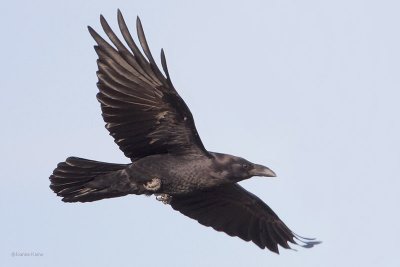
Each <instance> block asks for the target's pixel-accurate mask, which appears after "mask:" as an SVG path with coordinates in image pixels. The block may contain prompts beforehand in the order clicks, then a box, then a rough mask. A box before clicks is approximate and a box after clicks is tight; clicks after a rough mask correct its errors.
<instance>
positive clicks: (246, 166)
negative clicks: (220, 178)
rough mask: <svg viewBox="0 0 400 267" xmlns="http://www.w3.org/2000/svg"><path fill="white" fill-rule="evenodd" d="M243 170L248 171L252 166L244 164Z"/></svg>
mask: <svg viewBox="0 0 400 267" xmlns="http://www.w3.org/2000/svg"><path fill="white" fill-rule="evenodd" d="M242 168H243V169H245V170H248V169H250V164H248V163H243V164H242Z"/></svg>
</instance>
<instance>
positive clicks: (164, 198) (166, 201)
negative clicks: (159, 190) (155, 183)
mask: <svg viewBox="0 0 400 267" xmlns="http://www.w3.org/2000/svg"><path fill="white" fill-rule="evenodd" d="M156 199H157V200H158V201H161V202H162V203H164V204H165V205H167V204H169V203H171V200H172V196H170V195H168V194H156Z"/></svg>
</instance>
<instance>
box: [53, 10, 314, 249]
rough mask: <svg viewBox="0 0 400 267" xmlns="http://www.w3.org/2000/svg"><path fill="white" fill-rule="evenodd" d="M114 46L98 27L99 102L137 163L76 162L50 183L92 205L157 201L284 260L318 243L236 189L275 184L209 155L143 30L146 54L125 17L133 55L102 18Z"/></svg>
mask: <svg viewBox="0 0 400 267" xmlns="http://www.w3.org/2000/svg"><path fill="white" fill-rule="evenodd" d="M100 21H101V25H102V27H103V30H104V32H105V33H106V35H107V36H108V38H109V39H110V40H111V42H112V44H113V45H114V46H112V45H110V44H109V43H107V42H106V41H105V40H104V39H103V38H102V37H101V36H100V35H99V34H97V33H96V32H95V31H94V30H93V29H92V28H91V27H88V28H89V32H90V34H91V35H92V37H93V38H94V40H95V41H96V43H97V45H96V46H95V47H94V48H95V50H96V53H97V55H98V57H99V59H98V60H97V65H98V69H99V70H98V71H97V76H98V79H99V81H98V83H97V87H98V89H99V93H98V94H97V99H98V101H99V102H100V104H101V110H102V115H103V119H104V121H105V122H106V128H107V130H108V131H109V132H110V135H111V136H113V137H114V140H115V142H116V143H117V144H118V146H119V148H120V149H121V150H122V151H123V152H124V154H125V156H127V157H128V158H129V159H130V160H131V162H132V163H130V164H113V163H104V162H99V161H93V160H87V159H82V158H77V157H69V158H67V159H66V161H65V162H61V163H59V164H58V165H57V168H56V169H55V170H54V171H53V174H52V175H51V176H50V181H51V185H50V188H51V189H52V190H53V191H54V192H55V193H57V195H58V196H61V197H62V200H63V201H64V202H88V201H96V200H100V199H104V198H113V197H120V196H124V195H128V194H137V195H141V194H145V195H153V194H154V195H156V198H157V199H158V200H160V201H163V202H164V203H165V204H170V205H171V206H172V208H173V209H175V210H178V211H179V212H181V213H183V214H184V215H186V216H188V217H190V218H192V219H195V220H197V221H198V222H199V223H201V224H203V225H205V226H211V227H213V228H214V229H215V230H217V231H222V232H225V233H227V234H228V235H230V236H238V237H240V238H241V239H243V240H246V241H253V242H254V243H255V244H257V245H258V246H259V247H260V248H262V249H264V248H268V249H270V250H271V251H273V252H276V253H279V251H278V245H280V246H282V247H284V248H290V247H289V244H288V242H291V243H293V244H298V243H297V242H296V241H300V242H301V243H300V244H301V245H302V246H304V247H312V246H313V245H314V244H316V243H318V242H316V241H313V240H312V239H306V238H302V237H300V236H298V235H296V234H294V233H293V232H292V231H291V230H290V229H289V228H288V227H287V226H286V225H285V224H284V223H283V222H282V221H281V219H279V217H278V216H277V215H276V214H275V213H274V212H273V211H272V209H271V208H269V207H268V206H267V205H266V204H265V203H264V202H263V201H262V200H260V199H259V198H258V197H257V196H255V195H253V194H252V193H250V192H248V191H246V190H245V189H244V188H243V187H241V186H240V185H238V184H237V182H239V181H242V180H245V179H248V178H250V177H252V176H267V177H273V176H275V173H274V172H273V171H272V170H270V169H269V168H267V167H265V166H262V165H258V164H254V163H251V162H249V161H247V160H245V159H243V158H240V157H235V156H231V155H226V154H220V153H214V152H209V151H207V150H206V149H205V148H204V146H203V144H202V142H201V140H200V137H199V134H198V133H197V130H196V127H195V124H194V120H193V116H192V113H191V112H190V110H189V108H188V107H187V105H186V104H185V102H184V101H183V100H182V98H181V97H180V96H179V94H178V93H177V91H176V90H175V88H174V86H173V85H172V82H171V79H170V76H169V73H168V68H167V64H166V60H165V55H164V52H163V50H161V64H162V68H163V70H164V74H165V76H164V74H163V73H162V72H161V71H160V69H159V68H158V67H157V64H156V63H155V61H154V58H153V56H152V54H151V53H150V50H149V46H148V44H147V41H146V38H145V35H144V32H143V28H142V24H141V22H140V19H139V18H137V22H136V27H137V34H138V38H139V42H140V45H141V47H142V49H143V52H144V55H143V54H142V52H141V51H140V50H139V48H138V47H137V45H136V44H135V42H134V40H133V38H132V36H131V34H130V33H129V31H128V28H127V26H126V24H125V21H124V18H123V16H122V14H121V12H120V11H119V10H118V24H119V28H120V30H121V33H122V36H123V38H124V40H125V42H126V44H127V45H128V47H129V49H130V50H129V49H128V48H127V47H126V46H125V45H124V44H123V43H122V42H121V41H120V39H119V38H118V37H117V36H116V35H115V33H114V32H113V31H112V29H111V28H110V26H109V25H108V24H107V22H106V20H105V19H104V17H103V16H100Z"/></svg>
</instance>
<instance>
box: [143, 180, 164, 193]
mask: <svg viewBox="0 0 400 267" xmlns="http://www.w3.org/2000/svg"><path fill="white" fill-rule="evenodd" d="M143 187H144V188H145V189H146V190H148V191H153V192H155V191H157V190H159V189H160V188H161V180H160V179H158V178H153V179H151V180H150V181H148V182H146V183H144V184H143Z"/></svg>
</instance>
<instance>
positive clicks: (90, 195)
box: [50, 157, 128, 202]
mask: <svg viewBox="0 0 400 267" xmlns="http://www.w3.org/2000/svg"><path fill="white" fill-rule="evenodd" d="M126 167H127V165H126V164H114V163H105V162H99V161H94V160H88V159H82V158H77V157H69V158H67V159H66V161H65V162H60V163H59V164H58V165H57V168H56V169H55V170H54V171H53V174H52V175H51V176H50V181H51V185H50V188H51V189H52V190H53V191H54V192H55V193H56V194H57V195H58V196H60V197H63V199H62V200H63V201H64V202H78V201H79V202H88V201H95V200H100V199H103V198H111V197H118V196H123V195H127V194H128V192H126V191H118V190H115V188H114V189H113V190H110V187H111V186H112V185H113V184H114V183H121V184H122V183H123V179H124V178H125V179H126V175H125V176H124V174H123V172H122V170H124V169H125V168H126Z"/></svg>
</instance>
